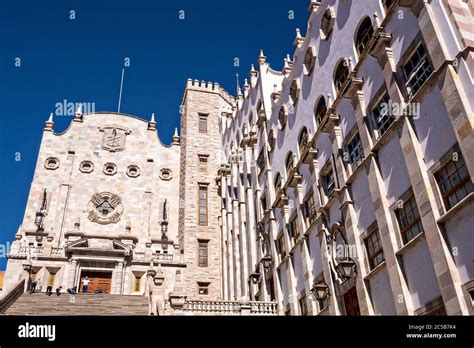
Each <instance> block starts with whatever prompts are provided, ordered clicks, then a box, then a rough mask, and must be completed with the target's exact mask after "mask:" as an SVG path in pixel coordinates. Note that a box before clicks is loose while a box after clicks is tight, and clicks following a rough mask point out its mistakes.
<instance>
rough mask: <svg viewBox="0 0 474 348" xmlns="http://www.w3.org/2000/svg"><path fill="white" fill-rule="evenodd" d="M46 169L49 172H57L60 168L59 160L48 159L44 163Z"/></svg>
mask: <svg viewBox="0 0 474 348" xmlns="http://www.w3.org/2000/svg"><path fill="white" fill-rule="evenodd" d="M44 167H45V168H46V169H49V170H56V169H58V168H59V159H58V158H56V157H48V158H47V159H46V161H44Z"/></svg>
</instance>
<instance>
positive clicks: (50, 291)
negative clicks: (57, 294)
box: [46, 285, 53, 296]
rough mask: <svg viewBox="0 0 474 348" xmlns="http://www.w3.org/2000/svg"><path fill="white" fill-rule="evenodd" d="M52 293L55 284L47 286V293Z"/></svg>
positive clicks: (49, 294)
mask: <svg viewBox="0 0 474 348" xmlns="http://www.w3.org/2000/svg"><path fill="white" fill-rule="evenodd" d="M52 293H53V286H52V285H48V286H47V287H46V295H48V296H51V294H52Z"/></svg>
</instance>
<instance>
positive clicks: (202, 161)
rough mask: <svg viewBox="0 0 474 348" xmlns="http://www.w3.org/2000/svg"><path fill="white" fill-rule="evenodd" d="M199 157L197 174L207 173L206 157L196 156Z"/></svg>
mask: <svg viewBox="0 0 474 348" xmlns="http://www.w3.org/2000/svg"><path fill="white" fill-rule="evenodd" d="M198 157H199V172H201V173H207V159H208V157H209V156H208V155H198Z"/></svg>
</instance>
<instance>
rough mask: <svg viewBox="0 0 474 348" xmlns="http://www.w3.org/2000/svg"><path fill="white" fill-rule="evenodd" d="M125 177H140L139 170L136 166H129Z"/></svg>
mask: <svg viewBox="0 0 474 348" xmlns="http://www.w3.org/2000/svg"><path fill="white" fill-rule="evenodd" d="M127 176H129V177H131V178H137V177H139V176H140V168H139V167H138V166H137V165H134V164H132V165H130V166H128V167H127Z"/></svg>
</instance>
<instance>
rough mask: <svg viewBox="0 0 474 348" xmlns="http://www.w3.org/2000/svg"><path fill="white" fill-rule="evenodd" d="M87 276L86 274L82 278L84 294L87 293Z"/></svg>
mask: <svg viewBox="0 0 474 348" xmlns="http://www.w3.org/2000/svg"><path fill="white" fill-rule="evenodd" d="M89 282H90V280H89V277H88V276H86V277H85V278H84V279H82V292H83V293H84V294H87V290H89Z"/></svg>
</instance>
